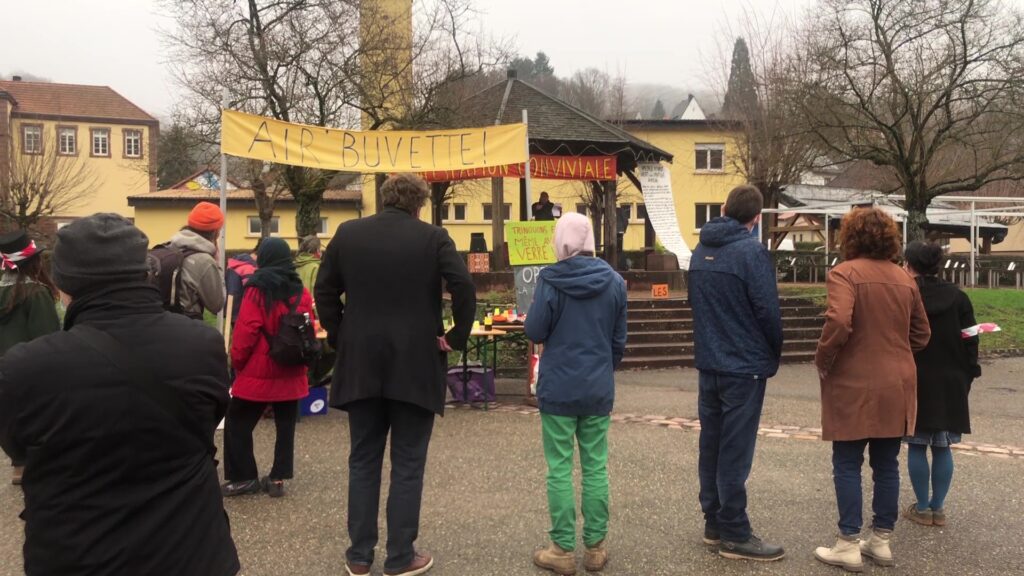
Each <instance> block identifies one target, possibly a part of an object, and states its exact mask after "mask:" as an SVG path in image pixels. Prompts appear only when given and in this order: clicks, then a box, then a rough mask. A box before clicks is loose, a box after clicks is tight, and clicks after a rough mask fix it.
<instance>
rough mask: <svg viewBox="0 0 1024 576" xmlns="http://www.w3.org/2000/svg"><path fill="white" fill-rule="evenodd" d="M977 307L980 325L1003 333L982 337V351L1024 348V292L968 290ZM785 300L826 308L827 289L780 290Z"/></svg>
mask: <svg viewBox="0 0 1024 576" xmlns="http://www.w3.org/2000/svg"><path fill="white" fill-rule="evenodd" d="M966 292H967V294H968V296H970V298H971V302H972V303H973V304H974V316H975V318H977V320H978V322H995V323H996V324H998V325H999V327H1000V328H1002V329H1003V331H1002V332H996V333H994V334H982V335H981V349H982V351H985V350H999V349H1004V348H1024V292H1021V291H1019V290H991V289H988V288H972V289H968V290H966ZM779 294H780V295H782V296H789V297H798V298H807V299H810V300H812V301H814V302H817V303H820V304H822V305H824V304H825V299H826V298H825V287H824V286H813V285H806V284H805V285H801V284H795V285H785V284H782V285H780V286H779Z"/></svg>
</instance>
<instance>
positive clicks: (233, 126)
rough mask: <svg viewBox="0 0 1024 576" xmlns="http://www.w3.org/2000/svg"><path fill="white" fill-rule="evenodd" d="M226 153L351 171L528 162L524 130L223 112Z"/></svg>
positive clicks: (521, 126) (521, 127)
mask: <svg viewBox="0 0 1024 576" xmlns="http://www.w3.org/2000/svg"><path fill="white" fill-rule="evenodd" d="M221 149H222V150H223V152H224V153H225V154H230V155H232V156H239V157H242V158H253V159H256V160H265V161H267V162H277V163H280V164H291V165H293V166H306V167H309V168H323V169H326V170H345V171H349V172H385V173H394V172H424V171H428V170H469V169H473V168H489V167H492V166H504V165H506V164H519V163H523V162H526V125H525V124H502V125H497V126H487V127H485V128H462V129H458V130H430V131H422V132H411V131H399V130H371V131H363V132H359V131H354V130H339V129H337V128H324V127H323V126H308V125H305V124H292V123H289V122H282V121H280V120H274V119H273V118H265V117H263V116H255V115H252V114H246V113H244V112H237V111H234V110H224V111H223V112H221Z"/></svg>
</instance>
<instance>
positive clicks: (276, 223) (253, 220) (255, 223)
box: [249, 216, 325, 236]
mask: <svg viewBox="0 0 1024 576" xmlns="http://www.w3.org/2000/svg"><path fill="white" fill-rule="evenodd" d="M324 220H325V218H321V219H320V225H321V227H322V226H323V221H324ZM280 230H281V218H279V217H278V216H274V217H273V218H271V219H270V233H271V234H279V233H280ZM262 231H263V227H262V226H261V225H260V217H259V216H249V236H260V235H261V234H262Z"/></svg>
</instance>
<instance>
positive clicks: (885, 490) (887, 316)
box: [814, 208, 931, 572]
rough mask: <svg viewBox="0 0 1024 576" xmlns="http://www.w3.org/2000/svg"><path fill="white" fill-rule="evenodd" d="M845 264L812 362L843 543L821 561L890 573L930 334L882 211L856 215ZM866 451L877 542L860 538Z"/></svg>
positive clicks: (836, 272)
mask: <svg viewBox="0 0 1024 576" xmlns="http://www.w3.org/2000/svg"><path fill="white" fill-rule="evenodd" d="M839 242H840V252H841V254H842V256H843V262H842V263H841V264H839V265H838V266H836V267H835V268H834V269H833V270H832V271H831V272H830V273H829V275H828V280H827V284H828V310H827V312H826V314H825V327H824V328H823V329H822V332H821V339H820V340H818V351H817V354H816V355H815V358H814V363H815V365H817V368H818V374H819V375H820V377H821V428H822V434H821V438H822V440H827V441H831V442H832V474H833V478H834V480H835V488H836V500H837V502H838V505H839V538H838V540H837V542H836V544H835V546H833V547H831V548H828V547H820V548H818V549H817V550H815V551H814V556H815V557H816V558H817V559H818V560H820V561H822V562H824V563H826V564H831V565H833V566H841V567H843V568H845V569H846V570H849V571H852V572H860V571H861V570H863V561H862V559H861V555H862V554H863V555H864V556H867V557H868V558H871V559H872V560H873V561H874V562H875V563H876V564H879V565H881V566H892V565H893V557H892V550H891V548H890V546H889V540H890V537H891V536H892V530H893V527H894V526H895V525H896V519H897V518H898V516H899V488H900V472H899V462H898V461H897V458H898V456H899V453H900V441H901V439H902V438H903V436H905V435H907V434H913V433H914V422H915V419H916V416H917V367H916V365H915V363H914V352H916V351H918V350H921V349H923V348H924V347H925V346H926V345H927V344H928V339H929V338H930V336H931V331H930V328H929V326H928V316H927V315H926V313H925V309H924V305H923V303H922V301H921V294H920V292H919V291H918V287H917V284H916V283H915V282H914V279H913V278H911V277H910V275H909V274H907V272H906V271H905V270H903V269H902V268H900V267H899V266H897V265H896V264H895V263H894V261H895V260H896V259H897V258H898V257H899V255H900V233H899V231H898V230H897V228H896V223H895V222H893V220H892V218H890V217H889V215H888V214H886V213H885V212H884V211H882V210H880V209H878V208H858V209H854V210H852V211H851V212H850V213H849V214H847V215H846V217H844V218H843V222H842V226H841V228H840V231H839ZM865 448H867V450H868V455H869V458H870V463H871V469H872V472H873V475H872V479H873V481H874V496H873V499H872V508H873V510H874V519H873V522H872V531H871V534H870V536H868V537H867V538H865V539H864V540H863V541H861V539H860V532H861V524H862V519H861V510H862V509H863V495H862V494H861V466H862V465H863V463H864V449H865Z"/></svg>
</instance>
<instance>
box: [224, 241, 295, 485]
mask: <svg viewBox="0 0 1024 576" xmlns="http://www.w3.org/2000/svg"><path fill="white" fill-rule="evenodd" d="M257 261H258V262H259V263H260V267H259V269H258V270H257V271H256V272H254V273H253V275H252V277H250V279H249V282H248V284H246V289H245V296H244V297H243V299H242V308H241V309H240V310H239V312H238V322H237V323H236V324H235V333H234V339H233V340H232V342H231V364H232V366H233V367H234V369H235V372H236V374H237V376H236V377H235V383H234V385H233V386H232V388H231V404H230V405H229V406H228V413H227V419H226V422H225V424H224V477H225V479H226V480H227V482H225V483H224V484H223V485H222V486H221V492H222V493H223V494H224V496H240V495H242V494H254V493H257V492H260V491H264V490H265V491H266V492H267V493H268V494H269V495H270V496H273V497H280V496H283V495H284V481H285V480H287V479H289V478H291V477H292V468H293V462H294V452H295V422H296V420H297V419H298V411H299V404H298V400H300V399H302V398H305V397H306V395H307V394H309V384H308V381H307V379H306V367H305V366H303V365H298V366H285V365H282V364H278V363H277V362H275V361H274V360H273V359H272V358H271V357H270V338H271V336H272V335H273V334H276V333H277V329H278V325H279V324H280V321H281V317H282V316H284V315H285V314H287V313H288V311H289V309H290V306H292V305H294V304H295V299H299V302H298V305H297V306H296V308H295V311H296V312H298V313H299V314H303V313H306V314H309V315H310V318H313V298H312V296H310V294H309V291H308V290H306V289H305V288H303V286H302V280H301V279H300V278H299V275H298V274H297V273H296V272H295V265H294V264H293V263H292V255H291V249H290V248H289V247H288V244H287V243H286V242H285V241H284V240H281V239H280V238H269V239H267V240H265V241H264V242H263V244H261V245H260V249H259V253H258V255H257ZM268 404H269V405H271V406H273V408H274V424H275V426H276V428H277V440H276V442H275V444H274V467H273V468H271V470H270V474H269V475H268V476H264V477H263V478H262V479H260V478H259V474H258V472H257V469H256V458H255V456H254V455H253V448H252V431H253V429H254V428H255V427H256V424H257V423H258V422H259V420H260V417H261V416H262V415H263V411H264V410H265V409H266V407H267V405H268Z"/></svg>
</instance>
